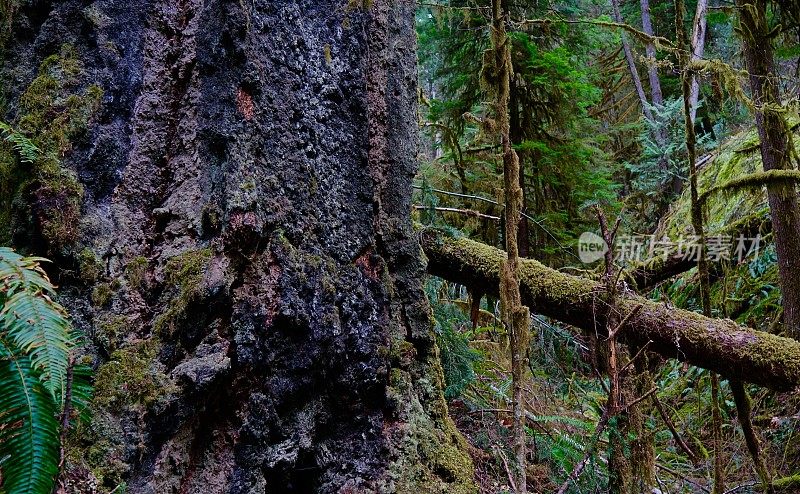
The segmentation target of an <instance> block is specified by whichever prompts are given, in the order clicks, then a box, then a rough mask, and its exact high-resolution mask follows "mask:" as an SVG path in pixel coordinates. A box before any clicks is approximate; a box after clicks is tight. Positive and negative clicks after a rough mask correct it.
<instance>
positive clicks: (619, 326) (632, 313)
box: [608, 305, 642, 340]
mask: <svg viewBox="0 0 800 494" xmlns="http://www.w3.org/2000/svg"><path fill="white" fill-rule="evenodd" d="M640 310H642V306H641V305H637V306H636V307H634V308H633V309H632V310H631V311H630V312H628V315H627V316H625V317H624V318H622V321H621V322H620V323H619V324H617V327H616V328H614V330H613V331H611V333H609V335H608V339H609V340H611V339H614V338H616V337H617V333H619V330H620V329H622V327H623V326H625V324H627V322H628V321H630V319H631V318H632V317H633V316H635V315H636V314H638V313H639V311H640Z"/></svg>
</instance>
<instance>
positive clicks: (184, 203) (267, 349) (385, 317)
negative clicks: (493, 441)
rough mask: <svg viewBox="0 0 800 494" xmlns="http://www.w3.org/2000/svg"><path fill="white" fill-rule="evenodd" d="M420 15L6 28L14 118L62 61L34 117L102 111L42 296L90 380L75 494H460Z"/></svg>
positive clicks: (460, 446)
mask: <svg viewBox="0 0 800 494" xmlns="http://www.w3.org/2000/svg"><path fill="white" fill-rule="evenodd" d="M414 9H415V2H414V1H412V0H372V1H366V0H365V1H364V2H361V1H349V2H348V1H345V0H295V1H289V0H285V1H283V0H280V1H276V0H252V1H251V0H248V1H246V2H245V1H243V2H237V1H231V2H226V1H220V0H208V1H203V2H201V1H200V0H181V1H167V0H158V1H139V0H129V1H125V2H123V1H118V0H97V1H93V2H92V1H79V0H65V1H60V2H46V1H45V2H26V3H25V4H24V6H23V7H22V8H21V10H20V11H19V12H18V13H17V16H16V17H15V18H14V19H13V25H12V34H11V36H10V38H9V43H8V45H7V49H8V52H7V56H6V60H5V63H4V64H3V66H2V77H3V80H7V81H9V84H8V86H7V87H6V88H4V90H5V91H6V93H7V94H6V95H7V96H8V101H9V102H10V105H9V106H8V108H7V112H6V115H4V117H5V118H6V119H7V120H10V121H12V122H13V121H15V120H17V119H19V118H22V117H23V115H22V113H24V105H20V104H19V101H20V95H21V94H23V92H26V90H30V89H31V86H32V84H31V81H32V80H33V79H34V77H36V76H37V67H39V64H40V63H41V62H42V60H45V59H46V58H47V57H50V56H51V55H53V54H58V53H59V50H60V48H59V47H60V46H61V45H62V44H68V45H70V46H71V49H70V52H71V53H75V54H76V57H75V59H76V60H75V63H76V64H77V65H75V64H73V65H70V67H71V69H75V68H76V67H77V69H76V70H71V69H70V70H71V71H70V72H69V74H67V71H66V70H55V69H54V67H57V66H58V63H59V62H58V61H57V60H56V62H53V59H48V60H49V62H47V64H45V65H42V67H41V69H40V70H39V71H40V72H47V73H48V76H51V77H52V78H54V79H56V80H59V78H62V77H66V76H67V75H68V76H69V77H70V79H69V83H68V84H64V85H63V86H58V87H54V86H53V85H50V86H48V88H49V89H47V90H48V91H53V94H51V95H50V96H52V98H51V100H48V101H51V103H52V105H53V108H54V110H53V112H51V113H50V115H55V116H58V115H60V113H59V111H58V110H59V108H60V107H59V105H60V104H62V103H63V102H64V101H68V100H67V98H68V97H69V96H70V94H72V93H77V94H80V93H81V91H82V90H83V89H84V88H86V87H87V86H88V85H89V84H97V85H98V86H100V88H101V89H102V91H103V97H102V104H101V106H100V109H99V111H98V113H97V115H96V117H95V118H93V119H92V120H91V121H90V122H88V125H87V126H86V129H85V130H84V131H83V132H82V133H81V134H80V137H79V138H76V139H75V140H74V141H73V142H72V143H71V146H70V147H71V150H70V151H69V152H67V153H66V154H65V156H64V157H63V159H62V161H61V166H62V167H63V168H64V169H65V170H67V171H71V172H73V173H75V174H76V176H77V180H78V181H79V183H80V184H81V185H82V188H83V195H82V202H81V205H82V207H81V213H82V214H81V218H80V221H79V223H76V224H72V225H68V226H70V227H71V228H75V229H76V232H77V234H76V239H75V241H74V242H73V243H72V244H70V245H64V246H61V247H60V248H59V249H58V252H57V254H58V257H59V266H61V267H62V268H63V269H61V270H60V271H59V272H58V273H55V275H56V276H58V277H59V279H60V284H61V290H62V292H63V293H64V294H65V298H66V302H67V304H68V305H69V306H70V308H71V310H72V312H73V313H74V314H75V319H76V323H77V325H78V326H80V327H82V328H83V329H85V330H86V332H87V334H89V335H92V336H94V339H93V342H94V345H95V347H96V350H97V354H98V357H97V359H98V362H97V363H98V364H99V369H98V373H97V398H96V401H97V403H96V408H97V412H96V414H95V421H94V422H93V425H92V426H91V427H90V428H89V429H88V430H86V431H84V433H85V436H82V437H77V438H75V439H74V441H75V443H74V444H72V447H73V448H78V450H77V451H75V452H74V454H73V455H69V458H73V460H72V469H71V471H70V472H68V475H67V481H68V483H69V486H68V489H67V492H69V491H70V490H71V491H73V492H81V493H88V492H92V491H91V489H90V488H89V487H87V486H88V485H90V484H91V483H92V482H93V481H96V482H99V483H100V484H101V485H102V487H103V488H104V489H105V491H108V490H110V489H111V488H114V487H116V486H117V485H118V484H119V483H120V482H122V481H125V482H127V485H128V487H127V491H126V492H129V493H134V494H138V493H164V492H204V493H209V494H212V493H260V494H263V493H265V492H266V493H303V494H305V493H310V492H322V493H328V492H330V493H333V492H337V493H348V492H353V493H354V492H359V493H361V492H367V493H369V492H406V493H427V492H430V493H434V492H436V493H438V492H448V493H472V492H476V489H475V488H474V485H473V479H472V477H473V471H472V466H471V462H470V460H469V457H468V455H466V454H465V447H464V441H463V439H462V438H461V437H460V436H459V435H458V433H457V431H456V430H455V429H454V427H453V425H452V423H451V422H450V420H449V419H448V417H447V408H446V405H445V402H444V399H443V396H442V374H441V370H440V367H439V364H438V357H437V350H436V346H435V344H434V338H433V333H432V329H431V324H430V314H429V307H428V306H427V302H426V298H425V295H424V293H423V291H422V278H423V276H424V267H423V265H422V263H421V260H420V259H421V257H420V251H419V245H418V243H417V242H416V240H415V239H414V237H413V231H412V229H411V225H410V222H409V219H408V212H409V210H410V208H411V204H410V193H411V179H412V177H413V176H414V174H415V170H416V162H415V153H416V136H417V127H416V124H417V118H416V114H415V112H416V101H417V97H416V59H415V49H414V45H415V31H414ZM54 64H55V65H54ZM39 75H41V74H39ZM36 89H38V86H37V87H35V88H34V90H36ZM27 92H28V93H29V92H30V91H27ZM48 104H50V103H48ZM33 200H34V201H36V197H35V195H34V197H33ZM36 205H37V204H33V206H36ZM36 226H37V225H34V227H36ZM39 226H40V225H39ZM41 233H42V232H41V229H40V228H39V229H38V230H37V229H36V228H34V230H33V233H32V234H31V235H32V236H33V237H36V238H39V239H41V240H42V241H43V242H45V243H46V242H47V240H48V239H47V238H44V237H43V236H42V234H41ZM17 238H21V237H20V236H17ZM20 247H25V246H24V245H22V246H20ZM90 268H91V269H90ZM92 294H93V295H94V296H91V295H92ZM92 479H94V480H92Z"/></svg>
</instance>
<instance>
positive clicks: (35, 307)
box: [0, 248, 75, 403]
mask: <svg viewBox="0 0 800 494" xmlns="http://www.w3.org/2000/svg"><path fill="white" fill-rule="evenodd" d="M40 261H41V259H39V258H28V257H22V256H20V255H19V254H17V253H15V252H14V251H12V250H11V249H6V248H0V291H2V292H3V295H2V300H0V302H2V303H3V304H2V308H0V327H2V329H3V331H4V332H5V333H6V335H7V338H8V340H10V341H11V342H13V344H14V345H15V346H16V347H17V348H19V349H20V350H21V351H22V352H25V353H26V354H27V355H28V356H29V357H30V360H31V365H32V366H33V368H34V369H35V370H37V371H39V372H40V373H41V374H40V379H41V381H42V383H43V384H44V386H45V387H46V388H47V389H48V390H49V391H50V393H51V395H52V396H53V398H54V399H55V400H56V403H61V399H62V396H61V395H62V390H63V389H64V385H65V383H66V376H67V366H68V361H69V351H70V348H72V347H73V346H74V345H75V338H74V333H73V330H72V325H71V324H70V322H69V320H68V319H67V314H66V311H65V310H64V308H63V307H62V306H61V305H60V304H58V303H57V302H55V301H54V300H53V299H52V298H51V296H52V295H54V290H53V287H52V285H51V284H50V281H49V280H48V279H47V275H46V274H45V273H44V271H43V270H42V269H41V267H40V266H39V262H40Z"/></svg>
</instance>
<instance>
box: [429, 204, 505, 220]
mask: <svg viewBox="0 0 800 494" xmlns="http://www.w3.org/2000/svg"><path fill="white" fill-rule="evenodd" d="M414 209H418V210H427V209H433V210H434V211H440V212H443V213H458V214H464V215H467V216H473V217H475V218H486V219H488V220H494V221H500V217H499V216H492V215H490V214H483V213H481V212H479V211H474V210H472V209H458V208H443V207H429V206H422V205H419V204H415V205H414Z"/></svg>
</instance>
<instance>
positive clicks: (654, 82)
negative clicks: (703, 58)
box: [640, 0, 703, 106]
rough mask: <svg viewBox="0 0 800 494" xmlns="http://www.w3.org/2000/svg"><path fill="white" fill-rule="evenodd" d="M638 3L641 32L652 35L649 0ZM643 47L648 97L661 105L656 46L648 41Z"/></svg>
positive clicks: (655, 103) (662, 98)
mask: <svg viewBox="0 0 800 494" xmlns="http://www.w3.org/2000/svg"><path fill="white" fill-rule="evenodd" d="M701 1H703V0H701ZM640 3H641V6H642V32H644V33H645V34H648V35H650V36H652V35H653V24H652V22H651V21H650V0H640ZM644 48H645V53H646V54H647V76H648V78H649V79H650V97H651V98H652V101H653V104H654V105H657V106H661V105H663V104H664V96H663V94H662V93H661V80H660V79H659V78H658V65H657V64H656V46H655V45H654V44H653V42H652V41H648V42H647V43H646V44H645V47H644Z"/></svg>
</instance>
